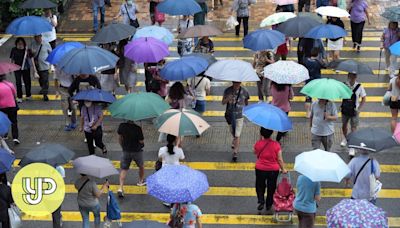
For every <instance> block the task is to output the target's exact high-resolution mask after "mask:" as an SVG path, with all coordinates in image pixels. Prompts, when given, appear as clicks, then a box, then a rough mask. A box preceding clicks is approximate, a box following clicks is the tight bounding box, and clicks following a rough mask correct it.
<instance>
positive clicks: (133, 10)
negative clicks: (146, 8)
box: [114, 0, 139, 28]
mask: <svg viewBox="0 0 400 228" xmlns="http://www.w3.org/2000/svg"><path fill="white" fill-rule="evenodd" d="M137 13H139V11H138V9H137V6H136V4H135V3H134V2H133V1H132V0H125V3H122V4H121V6H120V8H119V12H118V14H117V16H115V17H114V20H118V18H120V17H121V16H122V23H123V24H126V25H131V26H133V27H135V28H137V27H139V26H137V24H136V22H137V17H136V14H137ZM136 26H137V27H136Z"/></svg>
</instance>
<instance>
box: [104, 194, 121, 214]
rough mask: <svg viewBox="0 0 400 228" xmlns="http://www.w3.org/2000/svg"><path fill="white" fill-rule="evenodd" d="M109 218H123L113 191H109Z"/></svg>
mask: <svg viewBox="0 0 400 228" xmlns="http://www.w3.org/2000/svg"><path fill="white" fill-rule="evenodd" d="M107 218H108V219H109V220H119V219H121V210H120V208H119V205H118V202H117V199H116V198H115V196H114V194H113V192H112V191H108V202H107Z"/></svg>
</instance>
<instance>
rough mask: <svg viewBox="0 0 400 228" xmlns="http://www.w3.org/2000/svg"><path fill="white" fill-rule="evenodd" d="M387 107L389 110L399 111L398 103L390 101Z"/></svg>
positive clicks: (399, 102) (399, 103)
mask: <svg viewBox="0 0 400 228" xmlns="http://www.w3.org/2000/svg"><path fill="white" fill-rule="evenodd" d="M389 107H390V108H391V109H400V101H390V102H389Z"/></svg>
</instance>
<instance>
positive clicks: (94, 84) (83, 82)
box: [68, 74, 101, 97]
mask: <svg viewBox="0 0 400 228" xmlns="http://www.w3.org/2000/svg"><path fill="white" fill-rule="evenodd" d="M95 88H96V89H101V85H100V81H99V79H97V77H96V76H94V75H89V74H80V75H79V76H78V77H76V78H74V80H73V81H72V84H71V86H70V87H69V88H68V93H69V95H70V96H71V97H72V96H74V94H75V93H79V92H80V91H83V90H88V89H95Z"/></svg>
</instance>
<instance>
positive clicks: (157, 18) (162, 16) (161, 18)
mask: <svg viewBox="0 0 400 228" xmlns="http://www.w3.org/2000/svg"><path fill="white" fill-rule="evenodd" d="M154 20H155V21H156V22H158V23H163V22H164V21H165V14H164V13H161V12H160V11H158V9H157V7H155V8H154Z"/></svg>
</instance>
